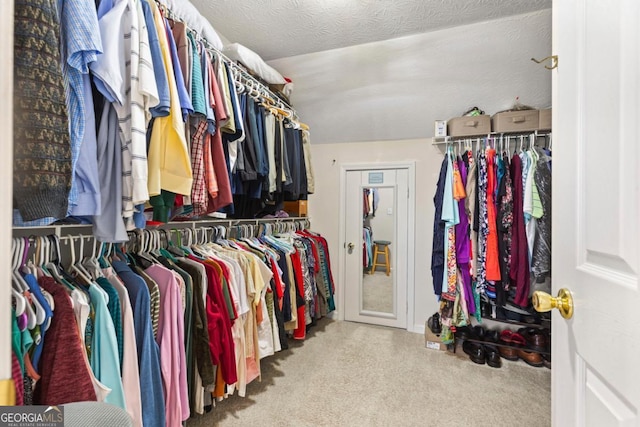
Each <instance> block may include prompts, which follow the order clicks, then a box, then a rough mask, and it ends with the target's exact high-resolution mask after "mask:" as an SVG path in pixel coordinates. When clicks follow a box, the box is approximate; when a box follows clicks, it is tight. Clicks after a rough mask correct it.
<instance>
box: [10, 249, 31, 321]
mask: <svg viewBox="0 0 640 427" xmlns="http://www.w3.org/2000/svg"><path fill="white" fill-rule="evenodd" d="M13 242H14V246H15V252H14V256H13V259H12V261H13V262H12V263H13V268H12V272H11V278H12V281H11V282H12V285H13V286H12V291H15V292H16V293H17V294H18V295H20V296H22V297H23V298H25V302H26V306H25V313H26V314H27V329H29V330H32V329H33V328H35V327H36V325H37V324H38V322H37V320H38V319H37V315H36V312H35V310H34V307H33V305H32V304H31V302H30V300H31V298H30V297H28V295H30V294H31V291H30V290H29V285H27V283H26V282H25V280H24V278H23V277H22V275H21V274H20V272H19V271H18V269H19V268H20V262H21V260H22V256H23V255H22V253H23V251H24V244H25V242H24V239H22V238H14V239H13Z"/></svg>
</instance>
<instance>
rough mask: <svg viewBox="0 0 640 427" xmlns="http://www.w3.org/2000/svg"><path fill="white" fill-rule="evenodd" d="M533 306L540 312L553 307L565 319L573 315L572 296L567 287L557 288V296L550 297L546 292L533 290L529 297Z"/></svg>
mask: <svg viewBox="0 0 640 427" xmlns="http://www.w3.org/2000/svg"><path fill="white" fill-rule="evenodd" d="M531 302H532V303H533V308H535V309H536V311H538V312H540V313H544V312H547V311H551V310H553V309H554V308H557V309H558V310H560V315H561V316H562V317H564V318H565V319H571V318H572V317H573V297H572V296H571V292H570V291H569V289H567V288H562V289H560V290H558V296H557V297H552V296H551V295H549V294H548V293H546V292H542V291H535V292H534V293H533V296H532V297H531Z"/></svg>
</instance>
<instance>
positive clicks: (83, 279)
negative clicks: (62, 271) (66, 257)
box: [66, 236, 91, 286]
mask: <svg viewBox="0 0 640 427" xmlns="http://www.w3.org/2000/svg"><path fill="white" fill-rule="evenodd" d="M75 240H76V236H69V240H67V241H66V242H67V244H69V250H70V252H71V263H70V264H69V268H68V271H69V272H70V273H72V275H73V274H75V276H74V278H75V279H76V280H79V282H80V283H81V284H82V285H84V286H89V285H90V284H91V279H89V277H88V276H87V275H86V274H85V273H84V272H83V271H82V270H80V268H78V265H77V263H76V246H75ZM69 242H71V243H69ZM80 245H81V249H80V254H81V256H82V250H83V249H84V243H83V241H82V236H80Z"/></svg>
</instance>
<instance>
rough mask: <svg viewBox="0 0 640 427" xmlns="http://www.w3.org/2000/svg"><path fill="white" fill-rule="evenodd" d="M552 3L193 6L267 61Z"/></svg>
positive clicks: (417, 0) (223, 2)
mask: <svg viewBox="0 0 640 427" xmlns="http://www.w3.org/2000/svg"><path fill="white" fill-rule="evenodd" d="M551 1H552V0H454V1H452V0H258V1H256V0H217V1H211V0H191V2H192V3H193V4H194V5H195V6H196V7H197V8H198V10H199V11H200V13H202V14H203V15H204V16H205V18H207V19H208V20H209V21H210V22H211V23H212V24H213V27H214V28H215V29H216V30H217V31H218V32H220V33H221V34H222V35H223V36H224V37H226V38H227V39H229V40H230V41H231V42H238V43H241V44H243V45H245V46H247V47H248V48H250V49H252V50H254V51H255V52H257V53H258V54H260V55H261V56H262V57H263V58H264V59H265V60H270V59H276V58H284V57H289V56H295V55H301V54H305V53H311V52H318V51H323V50H329V49H336V48H340V47H345V46H353V45H358V44H363V43H368V42H374V41H380V40H387V39H392V38H396V37H401V36H406V35H410V34H418V33H424V32H427V31H433V30H437V29H441V28H446V27H455V26H458V25H465V24H471V23H474V22H481V21H487V20H491V19H497V18H501V17H506V16H511V15H517V14H522V13H527V12H533V11H536V10H541V9H546V8H550V7H551ZM469 37H473V34H469Z"/></svg>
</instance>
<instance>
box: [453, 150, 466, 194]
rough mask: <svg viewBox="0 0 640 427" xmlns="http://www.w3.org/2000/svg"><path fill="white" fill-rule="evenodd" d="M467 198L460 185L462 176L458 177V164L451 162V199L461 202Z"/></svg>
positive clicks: (462, 186)
mask: <svg viewBox="0 0 640 427" xmlns="http://www.w3.org/2000/svg"><path fill="white" fill-rule="evenodd" d="M465 197H467V192H466V191H465V189H464V185H463V184H462V175H460V169H459V168H458V162H456V161H455V159H454V162H453V198H454V199H456V200H462V199H464V198H465Z"/></svg>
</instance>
